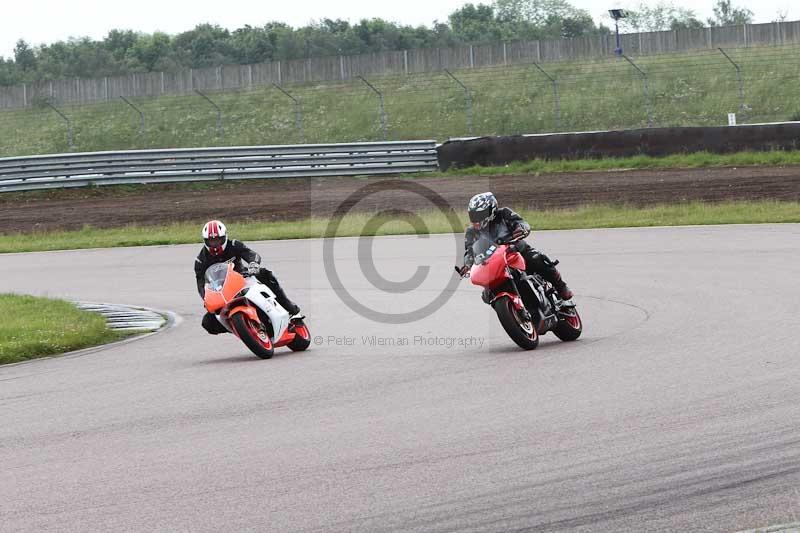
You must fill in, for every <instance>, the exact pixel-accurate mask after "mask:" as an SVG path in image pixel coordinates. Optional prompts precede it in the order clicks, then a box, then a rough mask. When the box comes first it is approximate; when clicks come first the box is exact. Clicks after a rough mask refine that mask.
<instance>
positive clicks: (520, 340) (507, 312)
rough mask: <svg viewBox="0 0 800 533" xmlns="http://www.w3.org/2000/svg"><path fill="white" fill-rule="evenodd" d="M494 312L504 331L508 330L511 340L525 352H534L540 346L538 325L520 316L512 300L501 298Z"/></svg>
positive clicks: (495, 304)
mask: <svg viewBox="0 0 800 533" xmlns="http://www.w3.org/2000/svg"><path fill="white" fill-rule="evenodd" d="M494 310H495V312H496V313H497V318H498V319H499V320H500V324H502V325H503V329H504V330H506V333H508V336H509V337H511V340H512V341H514V342H515V343H517V346H519V347H520V348H522V349H523V350H534V349H536V347H537V346H539V332H538V331H536V324H534V323H533V321H531V320H527V321H526V320H525V319H523V318H522V316H520V313H519V311H517V308H516V307H515V306H514V302H512V301H511V299H510V298H501V299H499V300H497V301H496V302H495V303H494Z"/></svg>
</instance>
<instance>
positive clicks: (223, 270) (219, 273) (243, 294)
mask: <svg viewBox="0 0 800 533" xmlns="http://www.w3.org/2000/svg"><path fill="white" fill-rule="evenodd" d="M205 280H206V292H205V297H204V298H203V303H204V305H205V308H206V310H207V311H209V312H210V313H214V314H215V315H216V316H217V320H219V322H220V324H222V325H223V326H224V327H225V329H227V330H228V331H230V332H231V333H233V334H234V335H236V336H237V337H239V338H240V339H241V340H242V342H243V343H244V344H245V346H247V347H248V348H249V349H250V351H251V352H253V353H254V354H255V355H256V356H258V357H260V358H261V359H269V358H270V357H272V355H273V353H274V351H275V348H278V347H280V346H286V347H288V348H289V349H290V350H293V351H295V352H299V351H303V350H305V349H306V348H308V347H309V345H310V344H311V335H310V333H309V331H308V326H306V324H305V323H304V322H303V318H304V317H302V316H295V317H291V316H289V313H288V312H287V311H286V310H285V309H284V308H283V307H281V305H280V304H279V303H278V301H277V299H276V298H275V294H274V293H273V292H272V290H270V288H269V287H267V286H266V285H264V284H263V283H261V282H259V281H258V280H257V279H256V278H255V277H250V276H248V277H246V276H243V275H242V274H239V273H238V272H236V270H234V268H233V264H232V263H217V264H215V265H211V266H210V267H208V270H206V274H205Z"/></svg>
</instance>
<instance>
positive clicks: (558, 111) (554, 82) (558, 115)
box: [533, 62, 561, 131]
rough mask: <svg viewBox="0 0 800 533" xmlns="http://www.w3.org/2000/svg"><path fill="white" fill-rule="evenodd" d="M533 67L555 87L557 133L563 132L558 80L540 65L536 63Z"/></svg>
mask: <svg viewBox="0 0 800 533" xmlns="http://www.w3.org/2000/svg"><path fill="white" fill-rule="evenodd" d="M533 66H534V67H536V68H537V69H538V70H539V72H541V73H542V74H544V75H545V77H547V79H548V80H550V84H551V85H552V86H553V101H554V102H555V103H554V106H555V112H556V131H561V99H560V98H559V96H558V80H556V79H555V78H554V77H553V76H551V75H550V74H548V73H547V72H546V71H545V70H544V69H543V68H542V67H540V66H539V64H538V63H536V62H534V63H533Z"/></svg>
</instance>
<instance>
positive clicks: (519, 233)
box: [511, 228, 528, 241]
mask: <svg viewBox="0 0 800 533" xmlns="http://www.w3.org/2000/svg"><path fill="white" fill-rule="evenodd" d="M527 236H528V232H527V231H525V230H524V229H522V228H517V229H515V230H514V233H512V234H511V240H514V241H518V240H520V239H524V238H525V237H527Z"/></svg>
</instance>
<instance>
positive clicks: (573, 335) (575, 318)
mask: <svg viewBox="0 0 800 533" xmlns="http://www.w3.org/2000/svg"><path fill="white" fill-rule="evenodd" d="M553 333H554V334H555V336H556V337H558V338H559V339H561V340H562V341H564V342H570V341H574V340H578V337H580V336H581V333H583V321H582V320H581V316H580V315H579V314H578V310H577V309H575V308H572V309H571V310H570V311H569V313H559V317H558V324H556V327H555V328H553Z"/></svg>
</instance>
